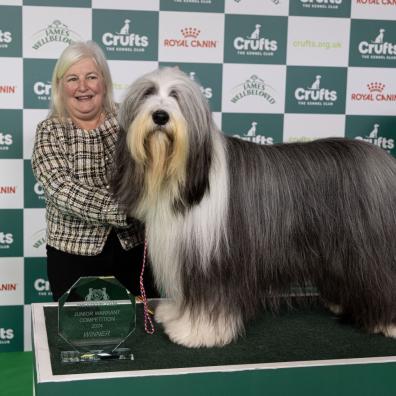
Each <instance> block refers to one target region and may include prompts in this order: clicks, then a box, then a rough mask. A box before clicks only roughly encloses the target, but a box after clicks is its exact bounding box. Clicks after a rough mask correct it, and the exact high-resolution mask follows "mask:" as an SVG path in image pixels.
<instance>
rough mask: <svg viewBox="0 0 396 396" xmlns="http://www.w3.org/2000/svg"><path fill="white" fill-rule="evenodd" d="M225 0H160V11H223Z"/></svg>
mask: <svg viewBox="0 0 396 396" xmlns="http://www.w3.org/2000/svg"><path fill="white" fill-rule="evenodd" d="M224 1H225V0H161V1H160V10H161V11H187V12H224Z"/></svg>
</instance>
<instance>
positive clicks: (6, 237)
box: [0, 232, 14, 249]
mask: <svg viewBox="0 0 396 396" xmlns="http://www.w3.org/2000/svg"><path fill="white" fill-rule="evenodd" d="M13 243H14V236H13V235H12V234H11V233H10V232H8V233H5V232H0V249H9V248H10V245H12V244H13Z"/></svg>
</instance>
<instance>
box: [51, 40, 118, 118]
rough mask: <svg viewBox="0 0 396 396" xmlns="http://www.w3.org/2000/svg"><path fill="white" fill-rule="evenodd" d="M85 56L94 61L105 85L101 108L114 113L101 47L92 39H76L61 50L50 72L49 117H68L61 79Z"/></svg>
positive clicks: (107, 68) (110, 85)
mask: <svg viewBox="0 0 396 396" xmlns="http://www.w3.org/2000/svg"><path fill="white" fill-rule="evenodd" d="M85 58H91V59H93V61H94V62H95V63H96V65H97V67H98V69H99V71H100V73H101V75H102V77H103V81H104V86H105V93H104V98H103V99H104V100H103V108H104V110H105V111H106V112H108V113H112V114H114V112H115V109H116V106H115V103H114V99H113V82H112V79H111V74H110V69H109V66H108V64H107V60H106V57H105V55H104V53H103V51H102V49H101V48H100V47H99V45H98V44H96V43H95V42H94V41H85V42H84V41H76V42H73V43H71V44H70V45H69V46H68V47H66V48H65V49H64V50H63V52H62V54H61V56H60V58H59V59H58V61H57V62H56V65H55V68H54V71H53V73H52V88H51V108H50V114H49V115H50V117H57V118H59V119H60V120H65V119H66V118H67V117H68V113H67V110H66V107H65V103H64V100H63V97H62V84H61V80H62V78H63V76H64V75H65V73H66V72H67V70H69V68H70V67H71V66H73V65H74V64H75V63H77V62H79V61H80V60H82V59H85Z"/></svg>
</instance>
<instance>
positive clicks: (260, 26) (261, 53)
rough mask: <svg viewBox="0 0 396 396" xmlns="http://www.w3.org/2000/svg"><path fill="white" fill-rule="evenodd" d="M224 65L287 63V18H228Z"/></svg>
mask: <svg viewBox="0 0 396 396" xmlns="http://www.w3.org/2000/svg"><path fill="white" fill-rule="evenodd" d="M224 38H225V43H224V61H225V62H231V63H270V64H283V63H286V39H287V18H286V17H268V16H250V15H249V16H248V15H227V16H226V20H225V34H224Z"/></svg>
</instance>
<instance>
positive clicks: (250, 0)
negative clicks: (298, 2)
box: [225, 0, 289, 15]
mask: <svg viewBox="0 0 396 396" xmlns="http://www.w3.org/2000/svg"><path fill="white" fill-rule="evenodd" d="M225 11H226V13H229V14H248V15H287V14H288V12H289V0H230V1H228V0H227V1H226V2H225Z"/></svg>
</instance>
